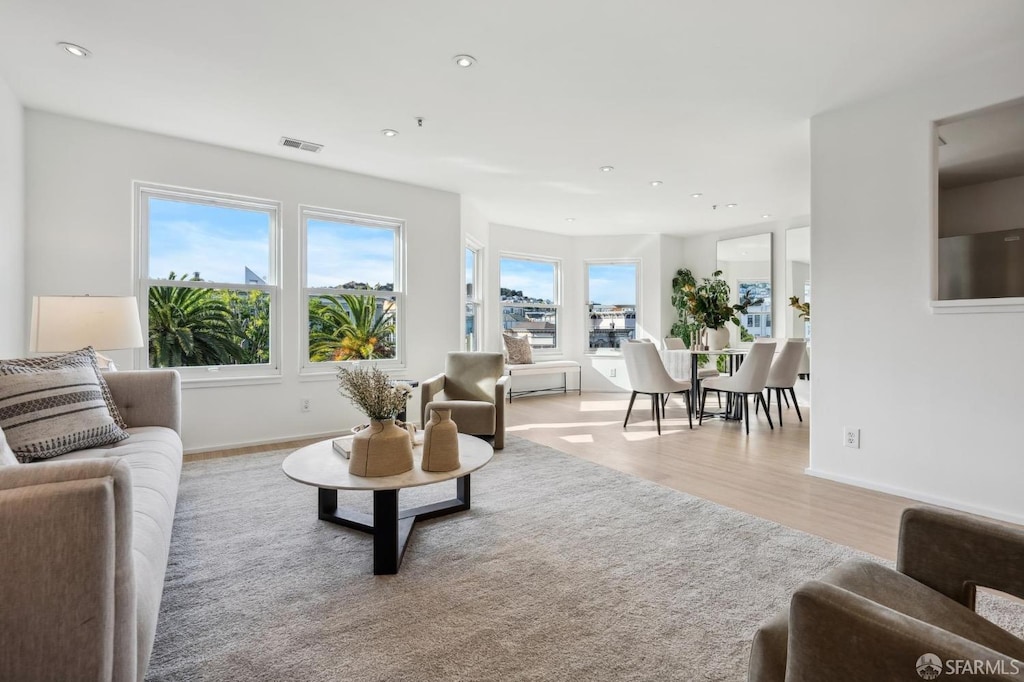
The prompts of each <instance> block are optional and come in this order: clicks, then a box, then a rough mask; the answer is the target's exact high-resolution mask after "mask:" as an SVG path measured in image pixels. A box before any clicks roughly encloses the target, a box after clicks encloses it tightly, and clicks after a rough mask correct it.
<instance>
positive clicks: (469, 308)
mask: <svg viewBox="0 0 1024 682" xmlns="http://www.w3.org/2000/svg"><path fill="white" fill-rule="evenodd" d="M465 261H466V262H465V265H466V301H465V303H466V306H465V308H466V312H465V318H464V320H463V323H464V324H463V338H464V342H463V350H467V351H478V350H482V347H481V338H482V336H483V334H482V333H481V327H482V326H483V319H484V318H483V304H484V298H483V293H482V288H483V247H482V246H481V245H480V244H479V243H478V242H477V241H476V240H474V239H472V238H467V239H466V249H465Z"/></svg>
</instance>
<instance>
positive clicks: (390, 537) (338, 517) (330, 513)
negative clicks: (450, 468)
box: [318, 474, 470, 575]
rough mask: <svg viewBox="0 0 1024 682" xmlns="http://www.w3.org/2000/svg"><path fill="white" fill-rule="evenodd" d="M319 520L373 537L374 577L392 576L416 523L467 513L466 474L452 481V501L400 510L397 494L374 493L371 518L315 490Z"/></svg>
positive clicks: (328, 492) (334, 492)
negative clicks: (453, 485)
mask: <svg viewBox="0 0 1024 682" xmlns="http://www.w3.org/2000/svg"><path fill="white" fill-rule="evenodd" d="M318 490H319V491H320V493H319V498H320V499H319V503H320V514H319V515H320V520H322V521H329V522H331V523H336V524H338V525H339V526H345V527H346V528H352V529H354V530H358V531H361V532H363V533H369V534H371V535H373V574H374V575H394V574H396V573H398V568H399V567H400V566H401V565H402V557H403V556H404V555H405V546H406V544H408V542H409V536H410V535H411V534H412V529H413V526H414V525H415V523H416V522H417V521H425V520H426V519H433V518H437V517H438V516H447V515H448V514H454V513H455V512H460V511H465V510H467V509H469V504H470V487H469V474H466V475H465V476H461V477H459V478H457V479H455V498H454V499H451V500H444V501H442V502H435V503H434V504H427V505H423V506H422V507H413V508H411V509H405V510H399V508H398V492H399V491H398V490H374V491H373V514H372V515H370V514H363V513H361V512H357V511H353V510H351V509H344V508H342V509H339V508H338V491H337V490H333V489H329V488H318Z"/></svg>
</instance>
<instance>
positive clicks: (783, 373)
mask: <svg viewBox="0 0 1024 682" xmlns="http://www.w3.org/2000/svg"><path fill="white" fill-rule="evenodd" d="M806 354H807V342H806V341H805V340H803V339H788V340H787V341H786V343H785V344H783V346H782V350H781V351H780V352H779V356H778V357H777V358H775V362H773V363H772V368H771V370H770V371H769V372H768V380H767V382H765V389H766V391H765V392H766V393H767V400H766V401H765V409H766V410H769V409H771V406H772V391H775V400H776V402H777V403H778V406H779V407H778V410H779V428H782V400H783V396H785V393H783V391H789V395H791V396H792V397H793V407H794V408H796V416H797V418H798V419H799V420H800V421H803V420H804V417H803V415H802V414H800V405H798V404H797V402H796V391H795V390H794V389H793V387H794V386H796V380H797V375H798V374H799V372H800V362H801V361H802V360H803V358H804V356H805V355H806ZM786 403H787V407H788V403H789V401H788V400H787V401H786ZM754 412H755V413H756V412H757V407H755V408H754Z"/></svg>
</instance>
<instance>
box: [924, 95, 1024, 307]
mask: <svg viewBox="0 0 1024 682" xmlns="http://www.w3.org/2000/svg"><path fill="white" fill-rule="evenodd" d="M935 132H936V136H935V144H936V146H937V148H938V150H937V156H938V175H939V177H938V188H939V202H938V204H939V214H938V229H939V234H938V237H939V239H938V244H939V250H938V251H939V253H938V256H939V259H938V279H939V282H938V287H937V288H938V297H939V300H959V299H985V298H1017V297H1024V101H1017V102H1014V103H1009V104H1004V105H1000V106H997V107H992V108H989V109H985V110H983V111H978V112H974V113H971V114H967V115H964V116H958V117H957V118H955V119H951V120H948V121H941V122H939V123H938V124H937V125H936V128H935Z"/></svg>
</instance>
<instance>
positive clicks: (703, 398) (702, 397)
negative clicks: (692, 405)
mask: <svg viewBox="0 0 1024 682" xmlns="http://www.w3.org/2000/svg"><path fill="white" fill-rule="evenodd" d="M707 399H708V389H706V388H705V389H703V390H702V391H701V392H700V418H699V419H698V420H697V425H698V426H700V425H702V424H703V423H704V403H705V402H707Z"/></svg>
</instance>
